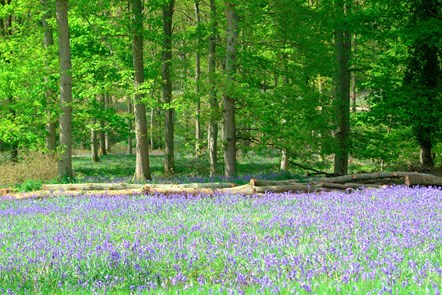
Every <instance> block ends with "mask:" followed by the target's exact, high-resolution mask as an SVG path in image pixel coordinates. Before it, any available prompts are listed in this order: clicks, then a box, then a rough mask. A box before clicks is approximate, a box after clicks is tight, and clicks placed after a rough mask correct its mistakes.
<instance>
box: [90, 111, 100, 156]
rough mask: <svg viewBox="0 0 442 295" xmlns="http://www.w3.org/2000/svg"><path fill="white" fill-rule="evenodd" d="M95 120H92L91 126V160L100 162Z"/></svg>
mask: <svg viewBox="0 0 442 295" xmlns="http://www.w3.org/2000/svg"><path fill="white" fill-rule="evenodd" d="M95 124H96V120H95V119H93V120H92V128H91V153H92V161H93V162H100V157H99V155H98V134H97V130H96V128H95V127H96V126H95Z"/></svg>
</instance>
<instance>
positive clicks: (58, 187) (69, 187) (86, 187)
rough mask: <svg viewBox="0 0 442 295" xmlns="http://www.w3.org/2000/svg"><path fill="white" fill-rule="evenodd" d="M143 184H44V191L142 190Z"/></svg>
mask: <svg viewBox="0 0 442 295" xmlns="http://www.w3.org/2000/svg"><path fill="white" fill-rule="evenodd" d="M143 187H144V185H143V184H131V183H69V184H44V185H43V186H42V188H41V189H42V190H46V191H93V190H130V189H135V190H142V189H143Z"/></svg>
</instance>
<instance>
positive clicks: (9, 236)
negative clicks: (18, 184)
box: [0, 187, 442, 294]
mask: <svg viewBox="0 0 442 295" xmlns="http://www.w3.org/2000/svg"><path fill="white" fill-rule="evenodd" d="M441 200H442V193H441V191H440V190H437V189H431V188H415V189H411V188H405V187H394V188H387V189H383V190H379V191H369V190H366V191H359V192H356V193H354V194H351V195H349V194H345V193H324V194H318V195H295V194H284V195H281V194H279V195H278V194H268V195H266V196H261V197H242V196H232V195H223V196H217V197H211V198H209V197H197V198H195V197H192V198H186V197H184V196H179V195H176V196H172V197H165V196H161V195H154V196H123V197H109V196H108V195H103V196H100V195H97V196H94V197H78V198H71V197H60V198H46V199H27V200H13V199H3V200H0V253H1V255H0V286H1V287H0V292H4V293H7V292H8V290H9V293H11V294H12V293H15V294H308V293H314V294H378V293H380V294H383V293H393V294H438V293H437V292H439V289H438V288H440V286H441V284H442V280H441V277H442V255H441V250H442V248H441V243H440V242H441V241H440V237H441V236H442V229H441V227H440V224H441V222H442V220H441V216H442V207H441V204H442V202H441Z"/></svg>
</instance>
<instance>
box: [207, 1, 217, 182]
mask: <svg viewBox="0 0 442 295" xmlns="http://www.w3.org/2000/svg"><path fill="white" fill-rule="evenodd" d="M217 26H218V25H217V21H216V4H215V0H210V36H209V60H208V72H209V104H210V118H209V132H208V143H209V162H210V176H211V177H213V176H215V175H216V165H217V163H218V154H217V153H218V117H219V105H218V98H217V94H216V78H215V74H216V36H217Z"/></svg>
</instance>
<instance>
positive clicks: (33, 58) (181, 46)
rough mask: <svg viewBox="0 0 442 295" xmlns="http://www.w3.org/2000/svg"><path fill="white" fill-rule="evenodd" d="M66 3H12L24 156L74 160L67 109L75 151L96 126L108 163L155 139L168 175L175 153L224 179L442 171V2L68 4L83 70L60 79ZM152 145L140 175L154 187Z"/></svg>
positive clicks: (11, 141) (13, 134)
mask: <svg viewBox="0 0 442 295" xmlns="http://www.w3.org/2000/svg"><path fill="white" fill-rule="evenodd" d="M56 2H57V1H55V0H45V1H25V0H1V1H0V38H1V40H0V143H1V145H0V146H1V148H2V149H5V150H10V151H11V159H12V160H17V159H18V156H17V153H18V151H20V150H45V151H46V152H52V153H57V154H58V155H59V156H60V158H63V157H62V155H63V153H64V151H65V149H66V146H65V147H63V146H64V145H66V142H63V137H60V139H59V138H58V137H56V135H55V134H56V132H57V133H61V132H60V131H61V130H60V126H64V125H63V124H59V123H58V119H59V118H61V117H62V116H63V114H64V113H65V112H66V110H67V109H66V107H68V108H72V129H71V136H72V145H73V148H89V146H90V145H91V142H92V143H93V142H94V140H93V138H94V137H93V136H91V130H95V131H96V132H97V134H98V135H97V136H98V138H99V140H98V141H101V142H102V144H103V150H102V153H103V152H106V150H110V145H112V144H114V145H116V144H119V145H121V146H129V149H127V151H128V152H132V145H134V146H136V147H137V150H138V149H140V145H139V144H140V140H141V139H140V138H143V140H144V141H145V143H144V146H145V145H146V144H149V147H150V149H158V150H160V149H161V150H165V159H166V161H165V172H166V173H173V169H174V164H173V159H174V153H183V154H195V156H197V157H207V163H208V165H209V164H210V165H211V174H215V173H219V174H223V173H222V171H216V162H217V161H219V160H218V159H222V158H223V157H217V154H221V153H224V162H225V170H226V171H225V176H226V177H229V176H233V175H234V174H235V165H236V156H237V155H244V154H247V153H249V152H251V151H253V152H254V153H255V154H261V153H262V154H272V155H279V154H281V153H284V157H285V160H288V161H291V162H292V163H302V164H304V165H307V166H309V167H312V168H315V169H321V170H329V169H331V170H333V169H332V168H333V166H335V167H334V168H335V169H334V172H335V173H336V174H345V173H348V172H350V171H353V170H355V169H357V167H356V164H355V163H357V162H363V161H365V162H370V163H371V164H372V167H373V169H380V170H382V169H396V168H410V167H412V168H413V169H418V170H431V169H433V168H434V167H435V166H437V165H440V164H441V163H442V162H441V158H442V143H441V139H442V128H441V125H442V95H441V93H442V92H441V89H442V84H441V83H442V82H441V81H442V64H441V61H442V56H441V54H442V36H441V35H442V30H441V28H442V11H441V10H442V4H441V1H440V0H406V1H390V0H256V1H245V0H210V1H202V0H176V1H174V0H154V1H144V0H141V1H114V0H103V1H84V0H78V1H70V2H69V1H61V2H66V3H67V2H69V3H67V4H68V5H69V6H68V19H69V37H70V43H69V49H70V52H71V60H72V68H71V69H67V68H64V70H62V71H61V72H60V70H59V69H61V68H60V66H62V65H63V61H60V58H62V55H61V50H65V49H63V48H62V45H61V43H60V44H59V43H58V42H57V40H59V38H60V37H62V36H61V34H62V30H60V23H59V22H57V14H56ZM138 5H140V7H141V8H140V7H139V6H138ZM140 9H141V10H140ZM51 38H52V39H51ZM51 40H52V41H51ZM54 40H55V42H54ZM58 53H60V55H59V54H58ZM64 74H69V75H71V77H72V101H69V99H68V100H66V99H64V98H63V96H61V95H60V94H61V93H60V89H63V88H62V86H61V87H60V79H62V81H63V79H65V78H64V76H63V75H64ZM61 85H63V82H62V83H61ZM134 111H135V112H134ZM140 112H141V113H142V114H141V113H140ZM141 115H142V116H141ZM140 116H141V117H140ZM143 116H144V119H143V118H142V117H143ZM140 120H141V121H140ZM143 120H144V121H143ZM60 122H62V121H61V120H60ZM218 127H219V129H220V131H221V132H218ZM61 129H63V128H61ZM100 134H101V135H102V136H100ZM218 137H219V140H218V141H217V138H218ZM132 140H133V141H132ZM51 142H53V143H52V144H51ZM106 142H107V149H106V147H105V146H106ZM135 142H137V144H136V145H135V144H134V143H135ZM54 144H56V145H57V148H55V146H54ZM68 144H69V143H68ZM92 146H93V145H92ZM141 149H142V151H141V154H140V155H138V154H137V159H138V157H142V159H143V160H142V161H144V162H143V163H144V164H143V165H144V168H141V167H142V166H140V168H137V169H138V170H137V171H138V172H137V175H138V176H137V178H145V179H149V178H150V174H149V173H150V172H149V171H148V170H146V169H147V168H146V165H147V166H148V165H149V161H148V152H147V150H146V148H143V147H141ZM138 152H140V151H138ZM146 157H147V158H146ZM63 159H64V158H63ZM140 159H141V158H140ZM137 167H138V166H137ZM140 169H141V170H140Z"/></svg>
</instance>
